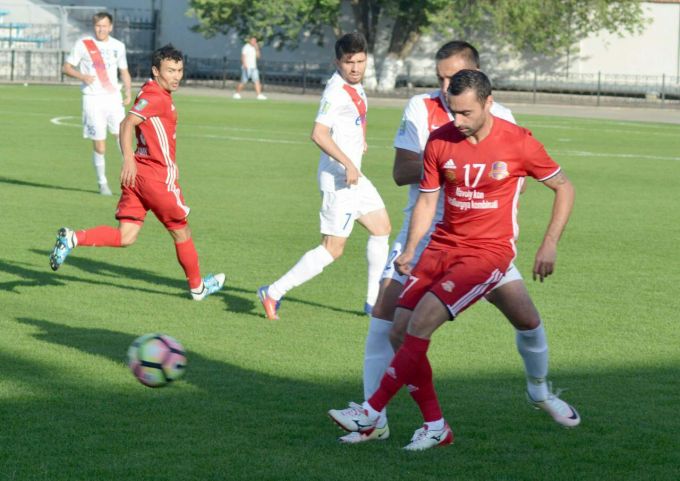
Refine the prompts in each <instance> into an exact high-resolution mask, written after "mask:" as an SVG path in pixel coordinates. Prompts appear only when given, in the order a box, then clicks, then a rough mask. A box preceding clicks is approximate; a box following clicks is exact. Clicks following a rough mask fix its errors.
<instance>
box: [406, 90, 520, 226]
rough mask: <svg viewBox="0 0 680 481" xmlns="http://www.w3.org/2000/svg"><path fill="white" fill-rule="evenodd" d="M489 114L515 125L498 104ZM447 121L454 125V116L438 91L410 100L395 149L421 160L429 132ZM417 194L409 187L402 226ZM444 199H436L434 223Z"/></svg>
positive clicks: (507, 111)
mask: <svg viewBox="0 0 680 481" xmlns="http://www.w3.org/2000/svg"><path fill="white" fill-rule="evenodd" d="M491 113H492V114H493V115H494V116H496V117H499V118H501V119H504V120H507V121H508V122H512V123H513V124H515V123H517V122H515V118H514V117H513V115H512V112H511V111H510V109H509V108H507V107H505V106H503V105H501V104H499V103H497V102H494V103H493V104H492V105H491ZM447 119H448V121H449V122H450V121H453V115H452V114H451V111H450V109H449V106H448V104H447V103H446V98H445V96H444V95H443V94H442V93H441V91H440V90H436V91H434V92H430V93H426V94H420V95H415V96H413V97H411V100H409V102H408V104H406V108H405V109H404V115H403V116H402V119H401V124H400V126H399V130H398V131H397V135H396V136H395V137H394V148H396V149H404V150H410V151H411V152H415V153H417V154H420V156H421V158H422V155H423V152H424V151H425V144H427V139H428V138H429V136H430V132H432V131H434V130H437V129H438V128H439V127H442V126H443V125H444V124H445V123H446V120H447ZM418 194H419V190H418V184H411V185H409V190H408V203H407V204H406V208H405V209H404V225H408V223H409V222H410V219H411V212H412V211H413V207H414V206H415V204H416V200H418ZM444 197H445V196H439V204H438V205H437V213H436V214H435V222H438V221H439V220H440V219H441V216H442V214H443V212H444Z"/></svg>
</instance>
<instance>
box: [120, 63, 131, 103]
mask: <svg viewBox="0 0 680 481" xmlns="http://www.w3.org/2000/svg"><path fill="white" fill-rule="evenodd" d="M119 72H120V79H121V80H122V82H123V105H129V104H130V101H131V100H132V94H131V89H132V78H130V72H129V71H128V69H126V68H121V69H119Z"/></svg>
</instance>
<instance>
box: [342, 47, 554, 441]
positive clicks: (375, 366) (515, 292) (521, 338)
mask: <svg viewBox="0 0 680 481" xmlns="http://www.w3.org/2000/svg"><path fill="white" fill-rule="evenodd" d="M435 60H436V69H437V77H438V79H439V84H440V89H439V90H437V91H434V92H431V93H428V94H422V95H416V96H414V97H413V98H411V100H410V101H409V103H408V104H407V106H406V108H405V109H404V115H403V117H402V121H401V125H400V127H399V130H398V132H397V135H396V137H395V139H394V147H395V149H396V153H395V159H394V172H393V176H394V180H395V182H396V183H397V185H408V186H409V194H408V195H409V196H408V204H407V206H406V208H405V209H404V222H403V225H402V229H401V231H400V232H399V235H398V236H397V238H396V239H395V242H394V244H393V246H392V250H391V252H390V257H389V261H388V264H387V266H386V267H385V271H384V272H383V278H382V281H381V285H380V294H379V296H378V300H377V303H376V305H375V306H374V308H373V312H372V314H371V321H370V324H369V330H368V334H367V336H366V346H365V355H364V374H363V377H364V379H363V381H364V396H365V399H368V398H370V397H371V396H372V395H373V393H374V392H375V391H376V389H377V388H378V386H379V384H380V380H381V378H382V376H383V374H384V372H385V370H386V369H387V367H388V366H389V364H390V361H391V360H392V357H393V355H394V351H395V350H396V349H398V347H399V346H400V345H401V343H402V340H403V337H404V333H405V330H406V324H401V323H399V322H396V321H395V322H393V320H394V312H395V308H396V305H397V298H398V297H399V295H400V294H401V291H402V287H403V285H404V284H405V282H406V280H407V279H408V276H404V275H401V274H400V273H399V272H397V271H396V270H395V268H394V265H393V264H392V261H394V259H396V258H397V257H399V255H400V254H401V252H402V248H403V246H404V244H405V241H406V238H407V235H408V227H409V224H410V220H411V213H412V210H413V206H414V205H415V201H416V199H417V198H418V183H419V182H420V178H421V173H422V166H423V160H422V154H423V151H424V150H425V144H426V143H427V139H428V137H429V135H430V132H433V131H434V130H437V129H438V128H439V127H441V126H443V125H445V124H446V123H448V122H451V121H452V120H453V116H452V114H451V112H450V110H449V108H448V104H447V102H446V90H447V88H448V86H449V80H450V78H451V77H452V76H453V75H455V74H456V73H457V72H458V71H460V70H462V69H479V54H478V52H477V50H476V49H475V48H474V47H473V46H472V45H470V44H469V43H467V42H462V41H452V42H449V43H447V44H445V45H443V46H442V47H441V48H440V49H439V50H438V51H437V53H436V55H435ZM491 113H492V114H493V115H494V116H496V117H500V118H502V119H504V120H508V121H510V122H512V123H515V119H514V118H513V116H512V113H511V112H510V110H509V109H507V108H506V107H503V106H502V105H500V104H497V103H494V104H493V106H492V108H491ZM444 199H445V196H440V199H439V204H438V206H437V212H436V214H435V219H434V222H433V224H432V226H431V228H430V230H429V231H428V233H427V234H426V235H425V236H424V238H423V239H422V240H421V242H420V243H419V245H418V248H417V252H416V254H415V256H414V258H413V261H412V262H413V265H415V264H416V263H417V262H418V259H419V258H420V255H421V254H422V252H423V250H424V249H425V247H426V246H427V244H428V242H429V240H430V234H432V231H433V230H434V227H435V225H436V224H437V223H438V222H439V221H440V220H441V216H442V213H443V200H444ZM486 299H487V300H489V301H490V302H492V303H493V304H494V305H495V306H496V307H497V308H498V309H499V310H500V311H501V312H502V313H503V314H504V315H505V316H506V317H507V319H508V320H509V321H510V323H511V324H512V325H513V326H514V327H515V329H516V342H517V349H518V351H519V353H520V355H521V356H522V358H523V360H524V366H525V371H526V375H527V393H528V395H529V397H530V399H531V400H533V401H536V402H539V403H540V404H538V405H539V406H540V407H542V408H544V409H546V410H548V409H554V407H553V406H552V405H551V404H550V403H556V404H557V403H558V402H561V401H560V400H559V398H557V397H554V396H553V395H552V393H550V391H549V389H548V385H547V382H546V377H547V374H548V345H547V341H546V337H545V331H544V329H543V324H542V323H541V318H540V316H539V313H538V311H537V310H536V307H535V306H534V304H533V302H532V300H531V298H530V297H529V293H528V292H527V289H526V286H525V285H524V282H523V280H522V276H521V275H520V273H519V271H518V270H517V268H516V267H515V266H514V265H513V264H510V267H509V268H508V270H507V272H506V273H505V276H504V277H503V279H501V281H500V282H499V283H498V284H497V285H496V287H495V288H494V290H492V291H491V292H490V293H489V294H487V296H486ZM546 403H547V404H546ZM546 406H547V407H546ZM560 406H561V405H560ZM560 406H558V408H559V407H560ZM549 412H550V411H549ZM551 414H552V413H551ZM558 422H559V421H558ZM388 436H389V428H388V426H387V417H386V415H385V416H382V420H381V424H380V425H379V426H378V428H377V429H375V430H374V431H372V432H371V433H370V434H368V435H367V434H363V433H349V434H347V435H346V436H343V437H342V438H340V440H341V441H343V442H348V443H357V442H363V441H369V440H373V439H386V438H387V437H388Z"/></svg>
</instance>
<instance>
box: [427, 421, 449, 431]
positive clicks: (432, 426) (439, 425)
mask: <svg viewBox="0 0 680 481" xmlns="http://www.w3.org/2000/svg"><path fill="white" fill-rule="evenodd" d="M424 424H425V425H426V426H427V430H428V431H441V430H442V429H444V418H441V419H437V420H436V421H430V422H427V423H424Z"/></svg>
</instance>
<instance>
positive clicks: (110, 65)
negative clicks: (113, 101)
mask: <svg viewBox="0 0 680 481" xmlns="http://www.w3.org/2000/svg"><path fill="white" fill-rule="evenodd" d="M85 40H92V41H93V42H94V43H95V45H96V46H97V48H98V49H99V52H100V53H101V57H102V60H103V62H104V68H105V71H106V74H107V75H108V78H109V81H110V82H111V85H113V87H114V88H115V91H116V92H118V93H119V94H120V82H119V81H118V69H123V70H127V68H128V64H127V58H126V56H125V45H124V44H123V42H121V41H120V40H116V39H115V38H113V37H109V39H108V40H107V41H106V42H100V41H99V40H97V39H96V38H93V37H91V36H87V37H83V38H81V39H78V41H77V42H76V43H75V45H74V46H73V49H71V51H70V52H69V54H68V56H67V57H66V62H68V63H70V64H71V65H73V66H74V67H76V68H78V70H79V71H80V73H82V74H85V75H92V76H94V77H95V81H94V82H92V83H91V84H90V85H87V84H86V83H85V82H83V84H82V85H81V86H80V90H81V91H82V92H83V94H85V95H104V94H107V95H110V94H111V93H112V92H110V91H108V90H107V89H106V88H105V87H104V86H103V85H102V82H101V80H100V79H99V77H98V76H97V69H96V67H95V65H94V61H93V60H92V56H91V55H90V52H88V50H87V47H86V46H85V44H84V43H83V42H84V41H85Z"/></svg>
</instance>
